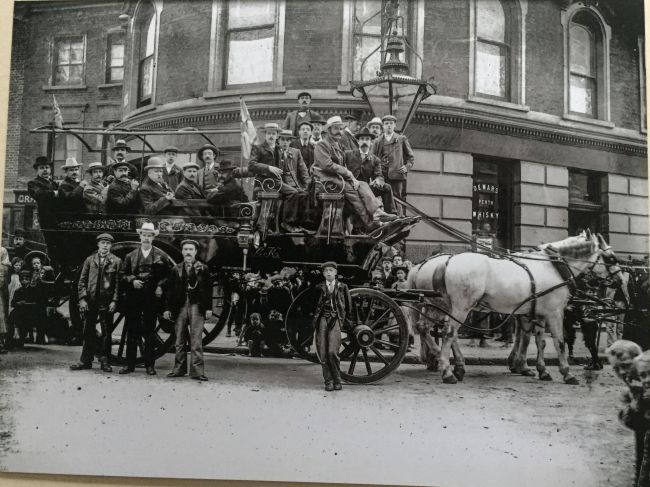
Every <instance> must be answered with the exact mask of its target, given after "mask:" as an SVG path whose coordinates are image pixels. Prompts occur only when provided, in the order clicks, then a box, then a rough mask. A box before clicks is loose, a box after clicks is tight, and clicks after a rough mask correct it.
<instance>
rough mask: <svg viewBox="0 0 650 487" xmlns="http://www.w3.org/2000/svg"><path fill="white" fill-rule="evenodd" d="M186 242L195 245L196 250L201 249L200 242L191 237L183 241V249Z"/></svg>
mask: <svg viewBox="0 0 650 487" xmlns="http://www.w3.org/2000/svg"><path fill="white" fill-rule="evenodd" d="M185 244H191V245H194V248H195V249H196V250H199V243H198V242H197V241H196V240H192V239H191V238H187V239H185V240H183V241H182V242H181V249H182V248H183V245H185Z"/></svg>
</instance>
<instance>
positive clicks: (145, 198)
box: [139, 157, 174, 215]
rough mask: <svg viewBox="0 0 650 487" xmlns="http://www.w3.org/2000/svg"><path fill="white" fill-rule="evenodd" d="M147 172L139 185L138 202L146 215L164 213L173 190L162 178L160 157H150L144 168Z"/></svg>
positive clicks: (162, 163) (163, 165) (171, 197)
mask: <svg viewBox="0 0 650 487" xmlns="http://www.w3.org/2000/svg"><path fill="white" fill-rule="evenodd" d="M144 171H145V172H146V173H147V177H146V178H145V180H144V182H143V183H142V186H141V187H140V191H139V194H140V203H141V206H142V209H143V210H144V213H145V214H147V215H164V214H166V213H168V212H169V211H168V210H169V205H171V202H172V200H173V199H174V192H173V191H172V189H171V188H170V187H169V186H167V183H166V182H165V181H164V180H163V174H164V171H165V163H164V162H163V161H162V159H161V158H160V157H150V158H149V160H148V161H147V165H146V166H145V168H144Z"/></svg>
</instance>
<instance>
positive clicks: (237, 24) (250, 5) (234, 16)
mask: <svg viewBox="0 0 650 487" xmlns="http://www.w3.org/2000/svg"><path fill="white" fill-rule="evenodd" d="M271 24H275V0H230V2H228V28H229V29H240V28H243V27H255V26H259V25H271Z"/></svg>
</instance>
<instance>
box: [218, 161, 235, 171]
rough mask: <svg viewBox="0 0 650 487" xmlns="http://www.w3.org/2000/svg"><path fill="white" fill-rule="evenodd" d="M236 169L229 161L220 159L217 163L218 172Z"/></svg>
mask: <svg viewBox="0 0 650 487" xmlns="http://www.w3.org/2000/svg"><path fill="white" fill-rule="evenodd" d="M236 168H237V167H236V166H235V165H234V164H233V162H232V161H231V160H230V159H222V160H221V161H219V171H232V170H234V169H236Z"/></svg>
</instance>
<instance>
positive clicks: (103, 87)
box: [97, 83, 122, 90]
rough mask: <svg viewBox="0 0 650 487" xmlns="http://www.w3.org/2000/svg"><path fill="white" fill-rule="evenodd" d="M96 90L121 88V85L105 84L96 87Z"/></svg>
mask: <svg viewBox="0 0 650 487" xmlns="http://www.w3.org/2000/svg"><path fill="white" fill-rule="evenodd" d="M97 88H98V89H100V90H106V89H109V88H122V83H105V84H103V85H97Z"/></svg>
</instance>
